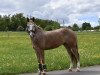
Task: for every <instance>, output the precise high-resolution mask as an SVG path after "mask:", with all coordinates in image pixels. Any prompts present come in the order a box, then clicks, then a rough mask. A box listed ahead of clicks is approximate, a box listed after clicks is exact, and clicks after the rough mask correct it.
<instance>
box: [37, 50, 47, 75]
mask: <svg viewBox="0 0 100 75" xmlns="http://www.w3.org/2000/svg"><path fill="white" fill-rule="evenodd" d="M36 55H37V58H38V66H39V74H40V75H45V72H46V69H47V68H46V65H45V59H44V50H41V49H38V50H36Z"/></svg>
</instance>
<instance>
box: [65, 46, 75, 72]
mask: <svg viewBox="0 0 100 75" xmlns="http://www.w3.org/2000/svg"><path fill="white" fill-rule="evenodd" d="M64 46H65V48H66V49H67V52H68V54H69V57H70V67H69V71H72V68H73V64H74V60H75V59H74V55H73V53H72V52H71V48H70V47H69V46H68V45H67V44H64Z"/></svg>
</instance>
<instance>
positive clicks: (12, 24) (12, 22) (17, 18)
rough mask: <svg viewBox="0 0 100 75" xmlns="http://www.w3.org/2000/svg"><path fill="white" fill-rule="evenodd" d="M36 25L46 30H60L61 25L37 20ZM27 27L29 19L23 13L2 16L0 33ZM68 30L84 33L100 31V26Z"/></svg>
mask: <svg viewBox="0 0 100 75" xmlns="http://www.w3.org/2000/svg"><path fill="white" fill-rule="evenodd" d="M35 23H36V24H37V25H39V26H40V27H42V28H43V29H44V30H48V31H49V30H54V29H58V28H60V27H61V26H60V23H58V22H57V21H52V20H42V19H38V18H36V19H35ZM26 26H27V19H26V17H25V16H24V15H23V13H17V14H14V15H12V16H11V15H4V16H1V15H0V31H25V29H26ZM68 28H70V29H72V30H74V31H83V30H96V31H98V30H99V29H100V26H99V25H98V26H96V27H92V26H91V24H90V23H87V22H84V23H83V24H82V26H81V27H79V26H78V24H76V23H75V24H73V25H72V26H68Z"/></svg>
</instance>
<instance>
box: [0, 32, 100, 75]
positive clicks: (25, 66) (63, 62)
mask: <svg viewBox="0 0 100 75" xmlns="http://www.w3.org/2000/svg"><path fill="white" fill-rule="evenodd" d="M77 34H78V46H79V53H80V57H81V66H82V67H84V66H90V65H97V64H99V65H100V32H79V33H77ZM45 59H46V64H47V67H48V70H58V69H59V70H60V69H67V68H68V67H69V57H68V54H67V52H66V50H65V48H64V47H63V46H60V47H59V48H56V49H53V50H48V51H45ZM26 72H37V59H36V55H35V52H34V50H33V49H32V45H31V41H30V38H29V36H28V35H27V33H26V32H8V33H7V32H0V75H1V74H3V75H8V74H10V75H11V74H12V75H14V74H18V73H26Z"/></svg>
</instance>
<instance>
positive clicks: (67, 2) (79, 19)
mask: <svg viewBox="0 0 100 75" xmlns="http://www.w3.org/2000/svg"><path fill="white" fill-rule="evenodd" d="M16 13H23V14H24V15H25V16H27V15H28V16H30V15H31V16H34V17H36V18H40V19H49V20H54V21H58V22H59V23H60V24H61V25H62V24H63V21H64V25H66V26H69V25H73V24H74V23H77V24H78V25H79V26H81V25H82V23H83V22H89V23H91V25H92V26H93V27H94V26H97V25H98V24H99V23H98V19H99V18H100V0H0V15H9V14H11V15H13V14H16Z"/></svg>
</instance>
